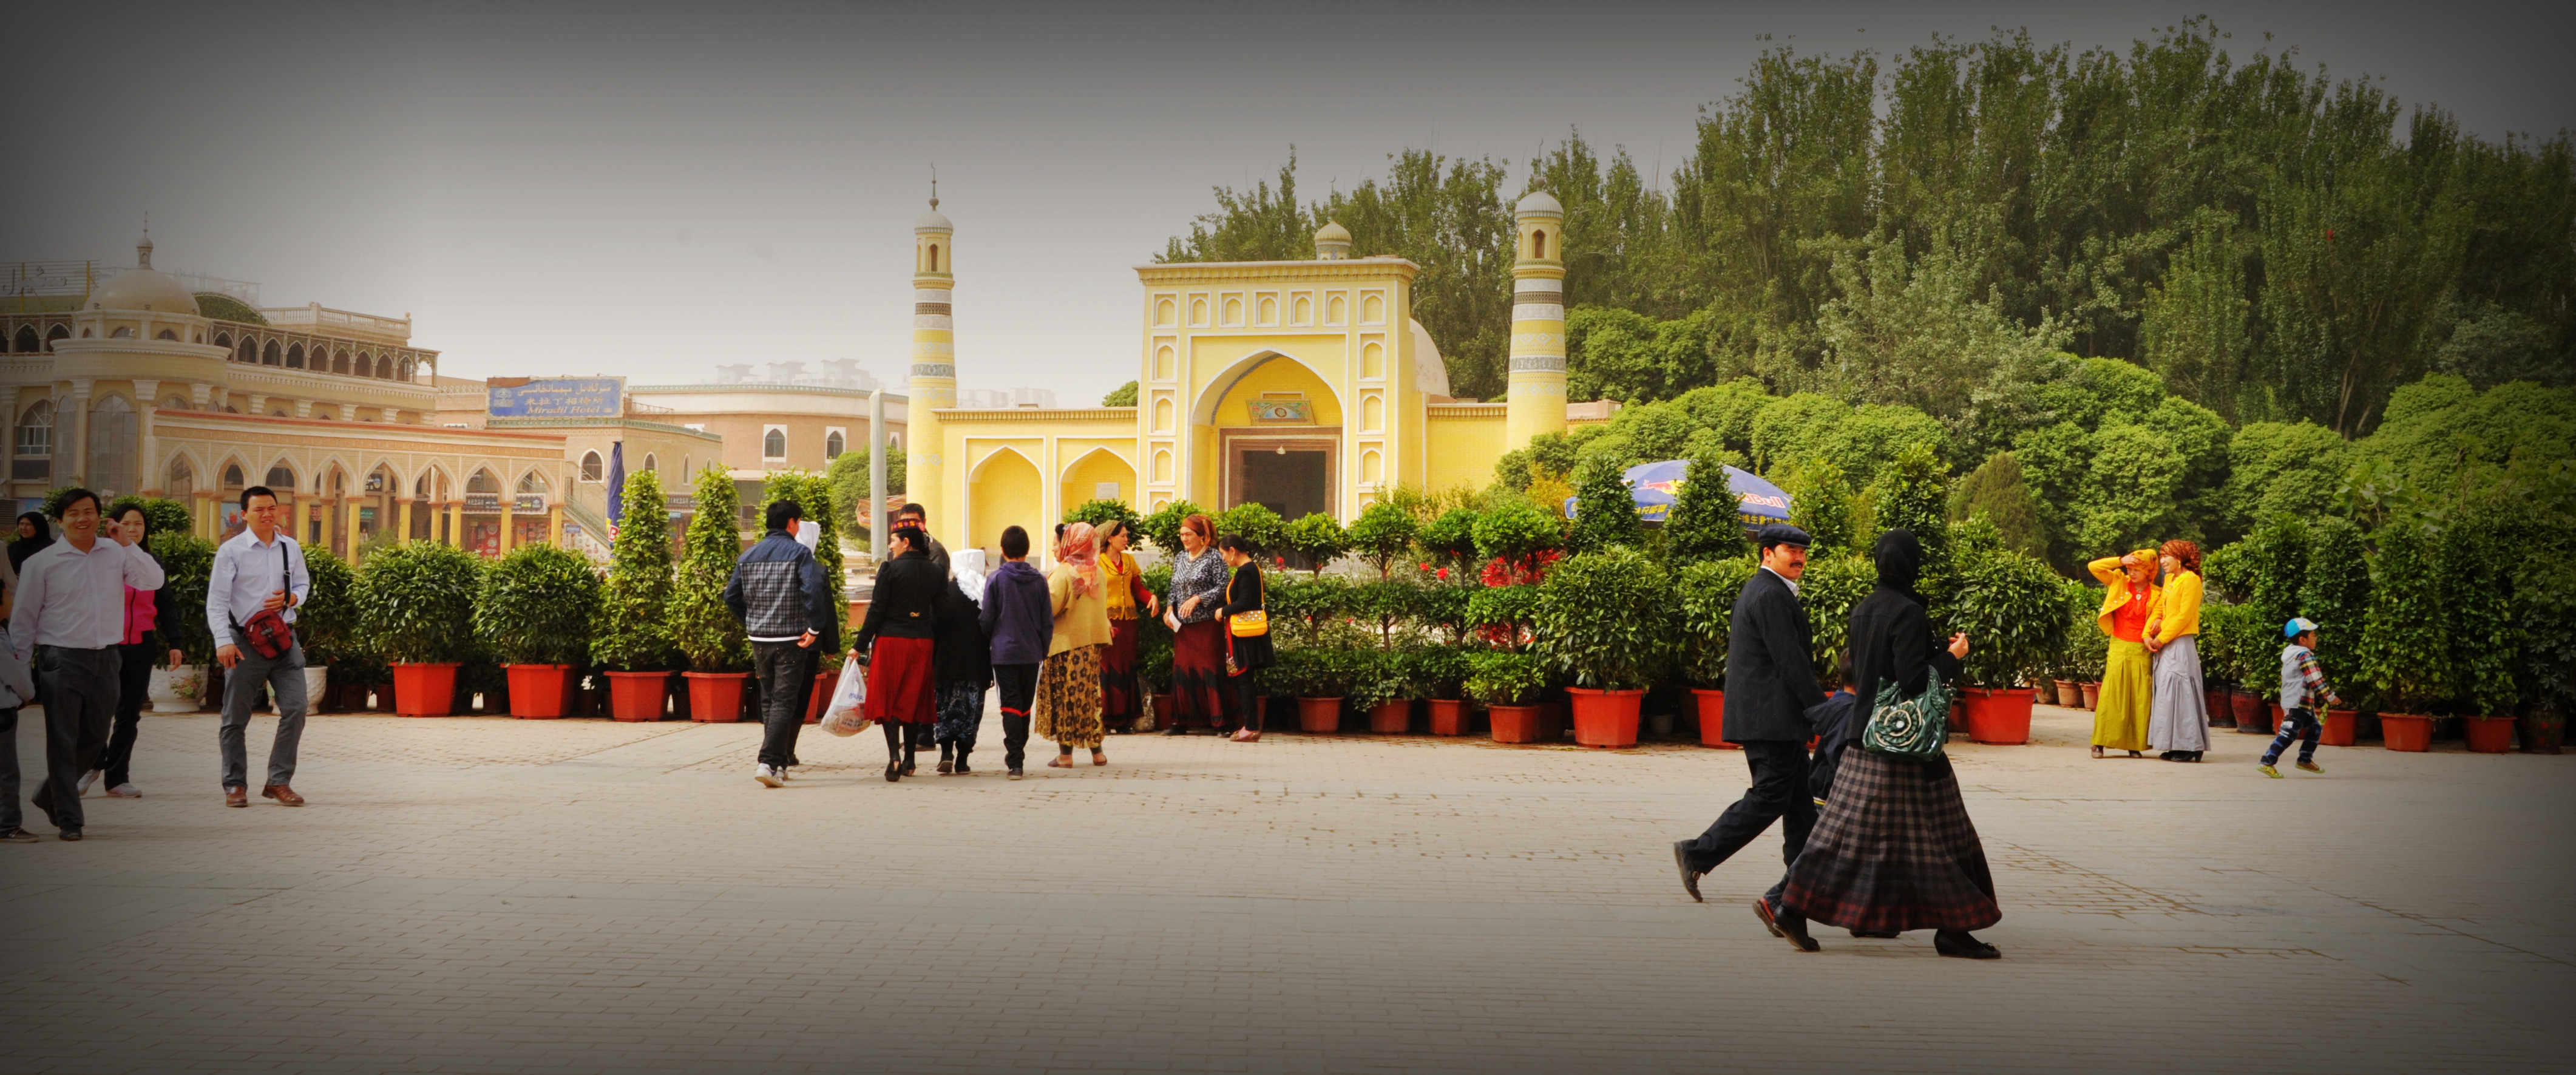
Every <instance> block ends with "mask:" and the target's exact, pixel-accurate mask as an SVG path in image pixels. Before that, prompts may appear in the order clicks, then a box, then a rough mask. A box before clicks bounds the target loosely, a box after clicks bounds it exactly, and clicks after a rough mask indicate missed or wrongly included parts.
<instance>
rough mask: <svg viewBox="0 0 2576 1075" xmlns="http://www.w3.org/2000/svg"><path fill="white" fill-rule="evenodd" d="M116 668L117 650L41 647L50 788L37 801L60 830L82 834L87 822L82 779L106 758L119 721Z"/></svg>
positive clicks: (41, 789)
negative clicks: (113, 728) (110, 735)
mask: <svg viewBox="0 0 2576 1075" xmlns="http://www.w3.org/2000/svg"><path fill="white" fill-rule="evenodd" d="M117 666H118V658H117V653H116V647H114V646H109V647H105V648H102V649H68V648H65V647H62V646H38V647H36V667H35V669H34V671H35V673H36V676H35V678H36V696H37V697H38V698H39V699H41V700H42V701H43V703H44V706H45V782H44V783H43V784H42V785H40V786H38V787H37V788H36V794H35V796H34V801H35V804H36V809H38V810H42V811H44V812H45V816H46V817H48V818H51V819H53V822H54V825H55V827H57V828H64V829H77V828H80V827H82V823H83V822H84V821H86V820H87V817H86V815H85V814H84V813H83V812H82V810H81V800H80V778H81V777H83V776H85V775H87V774H88V773H89V771H90V770H91V769H94V768H97V767H98V758H99V755H101V754H105V753H107V728H108V724H109V723H110V722H111V721H112V720H113V719H114V718H115V715H116V694H117V680H118V678H119V677H118V674H117V673H118V667H117Z"/></svg>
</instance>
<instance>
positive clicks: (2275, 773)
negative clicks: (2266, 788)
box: [2254, 762, 2281, 780]
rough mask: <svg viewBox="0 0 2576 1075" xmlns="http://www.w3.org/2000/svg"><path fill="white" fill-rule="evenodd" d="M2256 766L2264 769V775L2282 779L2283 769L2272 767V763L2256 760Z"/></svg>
mask: <svg viewBox="0 0 2576 1075" xmlns="http://www.w3.org/2000/svg"><path fill="white" fill-rule="evenodd" d="M2254 768H2256V769H2259V770H2262V773H2263V775H2265V776H2268V777H2271V778H2272V779H2274V780H2279V779H2281V771H2280V770H2278V769H2275V768H2272V766H2271V763H2269V762H2256V763H2255V764H2254Z"/></svg>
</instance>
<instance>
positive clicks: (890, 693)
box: [867, 635, 939, 724]
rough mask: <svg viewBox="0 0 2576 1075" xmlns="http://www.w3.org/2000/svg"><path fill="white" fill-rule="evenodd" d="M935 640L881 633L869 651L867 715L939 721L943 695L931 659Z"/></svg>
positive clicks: (878, 718)
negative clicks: (935, 683)
mask: <svg viewBox="0 0 2576 1075" xmlns="http://www.w3.org/2000/svg"><path fill="white" fill-rule="evenodd" d="M931 646H932V643H931V640H930V639H927V638H888V637H886V636H884V635H878V636H877V641H876V648H875V649H873V650H870V651H869V653H868V703H867V718H868V719H869V720H874V721H893V722H894V723H897V724H935V723H937V722H938V720H939V696H938V692H937V691H936V690H934V689H933V688H932V686H931V680H932V679H934V678H936V677H935V676H933V675H932V674H931V673H932V671H933V669H932V666H931V660H930V651H931Z"/></svg>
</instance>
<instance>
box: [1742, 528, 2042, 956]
mask: <svg viewBox="0 0 2576 1075" xmlns="http://www.w3.org/2000/svg"><path fill="white" fill-rule="evenodd" d="M1876 557H1877V561H1878V588H1877V589H1875V590H1872V591H1870V594H1869V596H1868V597H1866V598H1863V599H1862V600H1861V603H1860V604H1859V605H1858V606H1857V607H1855V608H1853V609H1852V616H1851V634H1850V636H1849V637H1850V640H1851V642H1850V645H1851V651H1852V689H1853V692H1854V693H1856V694H1858V695H1859V696H1860V700H1861V701H1860V707H1859V708H1858V709H1856V710H1854V711H1853V717H1852V721H1851V727H1850V734H1849V735H1847V736H1845V737H1843V740H1842V743H1840V744H1832V745H1829V748H1828V749H1829V750H1832V751H1833V752H1834V756H1833V757H1831V758H1820V759H1819V761H1820V762H1822V763H1823V764H1827V765H1832V766H1834V768H1835V770H1836V771H1835V776H1834V782H1833V790H1832V791H1831V792H1830V793H1828V794H1827V796H1826V798H1825V805H1824V810H1823V813H1822V815H1821V816H1820V817H1818V818H1817V820H1816V829H1815V832H1813V833H1812V834H1810V835H1809V836H1808V837H1807V846H1806V848H1805V850H1803V851H1801V852H1799V854H1798V861H1797V863H1796V864H1794V865H1792V866H1791V867H1790V868H1789V884H1788V889H1787V891H1786V892H1785V893H1784V894H1783V896H1782V898H1781V903H1782V905H1783V906H1784V907H1786V908H1788V909H1790V910H1792V911H1794V912H1796V913H1798V914H1800V915H1803V916H1805V917H1806V918H1809V919H1813V920H1815V921H1818V922H1823V923H1826V924H1827V925H1834V926H1841V927H1843V928H1845V929H1849V930H1851V931H1852V932H1854V933H1856V934H1864V935H1869V934H1876V935H1882V936H1883V935H1892V934H1896V933H1902V932H1904V931H1906V930H1911V929H1932V930H1936V931H1937V932H1936V933H1934V935H1933V938H1932V944H1933V947H1934V948H1935V949H1937V950H1939V951H1940V953H1941V954H1942V955H1945V956H1959V957H1961V958H1966V959H1994V958H1997V957H1998V956H2000V955H2002V953H2001V952H2000V951H1998V950H1997V949H1996V948H1995V946H1993V945H1990V944H1987V943H1985V942H1983V941H1980V940H1978V939H1976V938H1975V937H1973V936H1971V935H1969V932H1968V931H1970V930H1976V929H1984V928H1986V927H1988V926H1991V925H1994V924H1995V923H1996V922H1998V921H2000V920H2002V918H2003V912H2002V910H2000V909H1999V908H1997V907H1996V906H1995V881H1994V876H1993V874H1992V873H1991V872H1990V871H1989V870H1988V869H1987V868H1986V852H1985V847H1984V845H1983V844H1981V843H1979V842H1978V840H1977V828H1976V825H1975V824H1974V823H1972V822H1970V821H1969V820H1968V810H1967V806H1966V805H1965V804H1964V803H1962V802H1961V801H1960V799H1959V781H1958V778H1957V777H1956V776H1955V775H1953V774H1952V773H1951V770H1950V759H1949V757H1948V756H1947V755H1942V756H1936V757H1933V758H1929V759H1917V758H1911V757H1903V756H1898V755H1893V754H1882V753H1879V752H1877V751H1873V750H1869V749H1866V748H1863V749H1858V750H1853V749H1849V746H1850V745H1857V743H1856V741H1857V740H1858V738H1859V733H1860V730H1861V728H1862V727H1864V726H1865V725H1866V724H1867V723H1868V717H1867V713H1868V711H1869V710H1870V709H1871V708H1873V706H1874V705H1875V701H1876V699H1877V698H1878V691H1879V689H1880V687H1881V686H1882V685H1883V684H1892V685H1894V687H1895V689H1896V690H1897V691H1898V692H1901V693H1902V694H1903V695H1904V696H1906V697H1913V696H1915V695H1918V694H1921V693H1922V692H1923V691H1924V690H1925V689H1926V688H1927V687H1929V686H1930V685H1931V676H1932V675H1934V674H1936V673H1937V674H1939V675H1940V676H1941V678H1942V679H1943V680H1944V681H1954V680H1956V679H1957V678H1958V676H1959V659H1960V658H1962V657H1965V656H1967V655H1968V636H1966V635H1964V634H1961V635H1952V636H1951V637H1950V644H1949V646H1948V647H1947V648H1946V650H1945V649H1943V648H1941V647H1939V646H1937V645H1936V644H1935V639H1934V636H1933V634H1932V621H1931V618H1930V617H1929V616H1927V615H1925V613H1924V610H1923V598H1922V597H1921V596H1920V595H1918V594H1916V593H1915V592H1914V582H1915V579H1916V578H1918V577H1919V576H1920V575H1921V574H1922V572H1923V546H1922V544H1921V543H1920V542H1918V541H1917V540H1915V537H1914V533H1913V532H1912V531H1910V530H1890V531H1888V532H1887V533H1885V534H1881V535H1879V539H1878V548H1877V551H1876Z"/></svg>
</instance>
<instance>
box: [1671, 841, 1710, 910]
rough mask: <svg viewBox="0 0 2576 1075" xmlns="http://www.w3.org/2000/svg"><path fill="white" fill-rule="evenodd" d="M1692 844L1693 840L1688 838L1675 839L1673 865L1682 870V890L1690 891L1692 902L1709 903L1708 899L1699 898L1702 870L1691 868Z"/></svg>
mask: <svg viewBox="0 0 2576 1075" xmlns="http://www.w3.org/2000/svg"><path fill="white" fill-rule="evenodd" d="M1690 845H1691V842H1690V841H1688V840H1675V841H1673V865H1674V866H1676V867H1679V868H1680V869H1681V871H1682V891H1684V892H1688V893H1690V897H1691V902H1693V903H1707V902H1708V901H1707V900H1704V899H1701V898H1699V879H1700V877H1701V875H1702V871H1699V870H1694V869H1691V864H1690Z"/></svg>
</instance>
